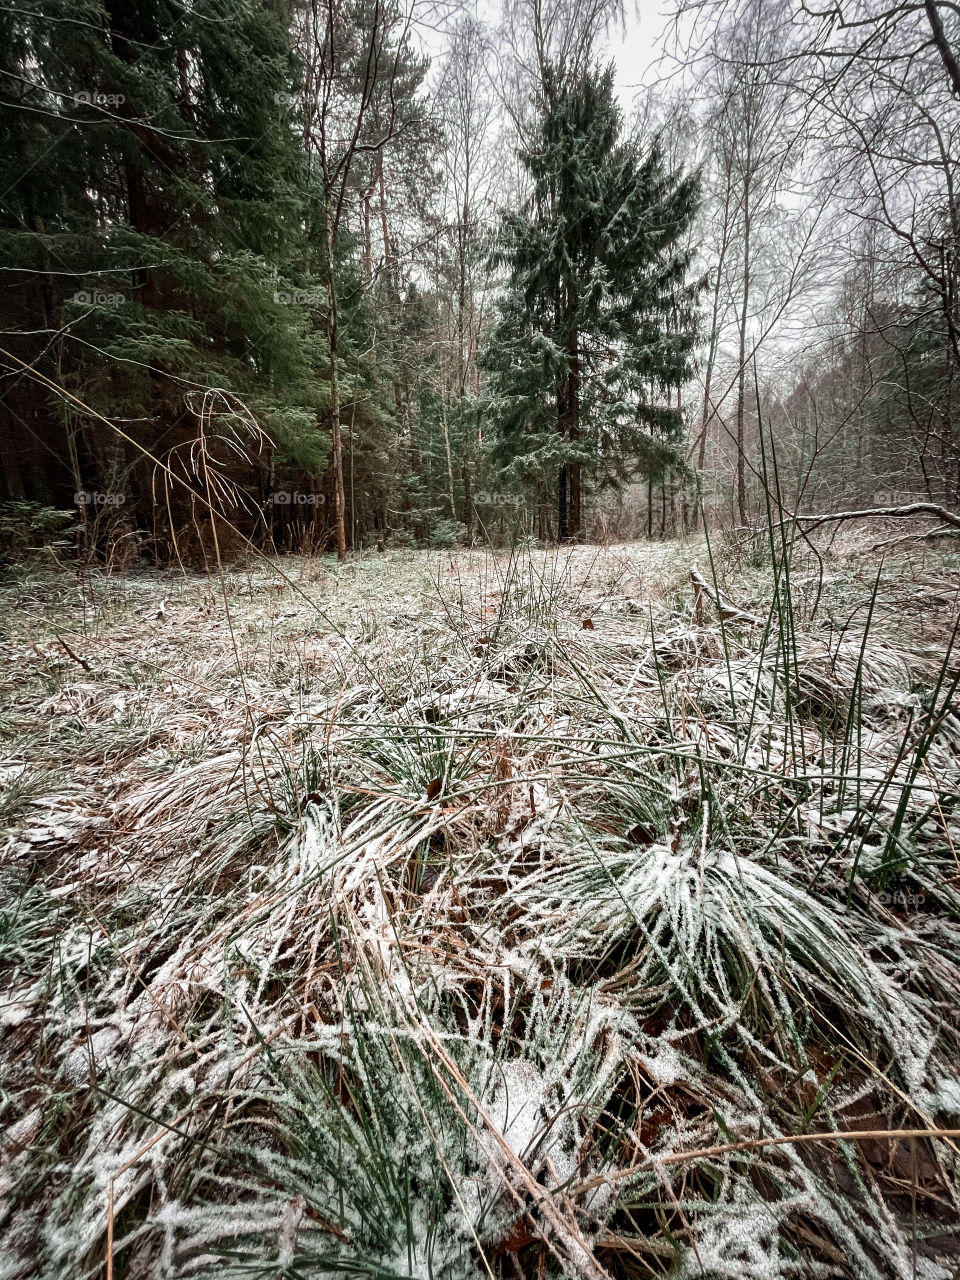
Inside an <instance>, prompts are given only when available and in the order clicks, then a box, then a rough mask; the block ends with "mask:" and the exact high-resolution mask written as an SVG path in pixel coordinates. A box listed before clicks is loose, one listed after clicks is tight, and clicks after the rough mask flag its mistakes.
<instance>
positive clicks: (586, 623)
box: [583, 618, 596, 631]
mask: <svg viewBox="0 0 960 1280" xmlns="http://www.w3.org/2000/svg"><path fill="white" fill-rule="evenodd" d="M583 629H584V631H596V627H595V626H594V625H593V619H592V618H584V620H583Z"/></svg>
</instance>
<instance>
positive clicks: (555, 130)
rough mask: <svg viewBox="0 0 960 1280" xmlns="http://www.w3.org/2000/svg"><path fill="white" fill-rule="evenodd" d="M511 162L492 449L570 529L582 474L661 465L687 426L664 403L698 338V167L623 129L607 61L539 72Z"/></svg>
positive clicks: (560, 527)
mask: <svg viewBox="0 0 960 1280" xmlns="http://www.w3.org/2000/svg"><path fill="white" fill-rule="evenodd" d="M521 160H522V163H523V166H524V168H525V169H526V171H527V173H528V174H529V176H530V180H531V192H530V196H529V199H528V201H527V205H526V207H525V208H524V210H523V211H521V212H520V213H516V214H511V215H508V216H506V217H505V219H504V224H503V238H502V249H501V251H500V255H499V257H500V260H501V262H502V264H504V265H506V267H507V269H508V274H507V281H506V287H505V291H504V296H503V299H502V302H501V306H500V312H499V318H498V322H497V324H496V325H495V326H494V329H493V332H492V334H491V337H490V339H489V342H488V345H487V350H486V354H485V364H486V367H487V369H488V370H489V371H490V373H491V374H492V378H491V380H490V392H491V408H492V411H493V417H494V421H495V425H496V433H497V439H496V446H495V449H494V458H495V460H497V461H498V462H499V463H500V465H507V466H509V467H510V468H511V469H512V470H513V471H514V472H516V473H518V474H519V475H520V476H522V477H523V478H524V479H526V480H527V482H528V483H530V484H532V485H536V486H537V488H538V489H540V490H541V491H542V489H543V487H544V486H546V485H550V486H554V485H555V492H556V504H557V533H558V536H559V537H560V538H561V539H564V538H568V537H570V538H579V537H580V536H581V534H582V530H583V508H582V491H583V485H584V480H585V479H586V480H587V481H588V482H592V483H594V484H605V483H618V482H623V481H625V480H626V479H628V478H629V476H630V475H631V474H633V473H635V472H636V470H637V469H640V470H643V471H644V472H646V473H647V474H649V473H650V472H651V471H656V470H659V469H660V467H661V466H662V464H663V460H664V457H665V454H667V453H668V452H669V450H670V446H671V444H672V443H673V442H676V441H677V440H678V439H679V437H680V434H681V431H682V421H681V416H680V411H679V409H678V408H677V407H671V406H670V405H669V404H668V403H665V400H666V398H667V395H666V393H667V392H668V391H669V390H670V389H672V388H679V387H680V385H681V384H682V383H683V382H684V380H685V379H686V378H687V377H688V376H689V374H690V354H691V350H692V347H693V344H694V341H695V334H696V324H695V302H696V294H697V291H698V287H697V286H696V285H695V284H690V283H688V281H687V275H688V271H689V265H690V251H689V250H688V249H687V248H686V247H684V238H685V235H686V233H687V232H688V230H689V228H690V226H691V223H692V220H693V217H694V214H695V212H696V209H697V202H698V180H697V177H696V176H695V175H686V176H684V175H682V174H680V173H675V172H670V171H668V170H667V168H666V167H665V164H664V160H663V156H662V154H661V151H660V148H659V146H658V145H657V143H656V142H655V141H654V142H653V143H652V144H651V145H650V146H648V147H647V148H646V149H644V148H643V147H642V146H641V144H640V142H639V140H638V139H637V138H635V137H631V136H626V137H625V136H624V131H623V121H622V116H621V112H620V109H619V107H618V105H617V103H616V100H615V97H614V87H613V68H612V67H609V68H607V69H606V70H603V71H601V70H599V69H597V68H588V69H586V70H584V71H582V72H580V73H578V74H575V75H573V76H571V75H569V74H568V75H567V76H562V75H560V74H558V73H557V71H556V70H553V69H550V68H548V69H547V74H546V76H545V83H544V85H543V103H542V114H541V119H540V123H539V127H538V129H537V131H536V133H535V136H534V139H533V141H532V144H531V145H530V146H529V147H528V148H527V149H526V150H525V151H524V152H523V153H522V154H521Z"/></svg>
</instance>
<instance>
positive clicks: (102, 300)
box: [73, 289, 127, 307]
mask: <svg viewBox="0 0 960 1280" xmlns="http://www.w3.org/2000/svg"><path fill="white" fill-rule="evenodd" d="M126 300H127V299H126V298H125V297H124V295H123V294H122V293H99V292H98V291H97V290H96V289H78V290H77V292H76V293H75V294H74V295H73V301H74V302H76V303H77V304H78V306H81V307H122V306H123V304H124V303H125V302H126Z"/></svg>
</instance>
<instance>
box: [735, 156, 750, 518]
mask: <svg viewBox="0 0 960 1280" xmlns="http://www.w3.org/2000/svg"><path fill="white" fill-rule="evenodd" d="M749 155H750V153H749V150H748V152H747V156H748V172H749ZM749 306H750V183H749V179H748V180H747V182H745V183H744V189H743V301H742V303H741V306H740V370H739V372H738V374H737V511H738V513H739V515H740V523H741V524H746V523H747V457H746V432H745V422H744V419H745V412H746V401H747V315H748V312H749Z"/></svg>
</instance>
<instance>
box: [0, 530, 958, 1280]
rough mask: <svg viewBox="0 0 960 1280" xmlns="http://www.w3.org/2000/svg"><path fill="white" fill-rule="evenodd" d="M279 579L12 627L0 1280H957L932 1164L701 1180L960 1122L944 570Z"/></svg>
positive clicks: (676, 562)
mask: <svg viewBox="0 0 960 1280" xmlns="http://www.w3.org/2000/svg"><path fill="white" fill-rule="evenodd" d="M711 562H712V563H713V564H714V567H715V569H716V573H717V585H718V586H719V588H720V589H721V591H722V594H723V595H724V596H725V597H726V598H727V599H728V600H733V601H734V602H735V603H736V605H737V606H738V607H739V608H740V609H741V611H742V612H743V613H744V614H750V615H752V616H753V618H755V619H756V621H749V620H747V621H744V620H742V619H741V620H740V621H737V620H736V618H734V619H733V620H725V619H724V618H722V617H720V616H718V615H717V612H716V610H715V609H713V610H712V611H711V607H710V606H708V607H706V608H705V609H704V612H703V614H702V616H701V617H700V618H699V619H698V618H697V616H696V612H695V599H694V594H693V592H692V590H691V586H690V581H689V570H690V568H691V566H692V565H694V564H695V563H698V564H699V565H700V566H701V569H702V570H703V566H704V565H706V564H707V563H711ZM281 567H282V570H283V573H284V574H285V575H286V576H287V579H292V584H291V582H290V581H285V580H284V579H283V578H281V577H278V576H277V575H276V574H274V573H272V572H271V570H270V568H269V567H259V568H257V569H251V570H244V571H241V570H239V569H232V570H230V571H228V572H226V573H225V574H224V575H223V576H222V577H221V578H219V579H214V578H205V577H204V578H199V577H197V578H190V577H176V576H174V575H160V574H155V573H154V574H145V575H142V576H131V577H130V578H128V579H124V580H112V579H106V578H98V577H96V576H92V577H87V578H86V579H84V580H82V581H78V580H74V579H68V578H66V577H52V576H51V577H50V578H49V581H47V580H44V581H43V582H40V581H39V580H21V581H11V582H9V583H8V584H6V585H5V586H2V587H0V591H2V592H3V593H4V594H5V596H6V600H5V603H6V605H7V606H8V608H7V610H6V615H5V616H6V617H7V618H8V624H7V633H6V639H5V641H4V646H5V652H4V658H5V662H4V668H3V672H2V674H0V687H2V693H3V710H2V720H0V733H2V742H3V751H4V756H5V758H4V759H2V760H0V780H2V781H0V786H2V792H3V794H2V797H0V821H2V823H3V824H4V827H5V830H6V844H5V847H4V851H3V855H2V859H0V888H2V895H3V901H2V905H0V963H2V965H3V967H4V978H5V982H4V990H5V996H4V1003H3V1007H2V1009H0V1023H2V1025H3V1028H4V1038H3V1043H2V1047H0V1063H2V1070H3V1076H2V1082H3V1095H2V1099H3V1106H4V1109H5V1114H4V1120H5V1122H6V1125H7V1133H6V1137H5V1140H4V1147H3V1156H4V1162H5V1169H4V1174H3V1178H4V1184H3V1185H4V1187H5V1191H6V1196H7V1209H6V1211H5V1217H4V1218H3V1225H2V1228H0V1230H2V1232H3V1244H4V1249H3V1253H4V1257H5V1258H6V1259H8V1260H9V1262H7V1261H5V1262H4V1263H3V1266H4V1267H5V1268H6V1270H5V1271H0V1275H6V1274H9V1275H11V1276H13V1275H20V1274H23V1275H26V1274H28V1273H29V1274H36V1275H38V1276H43V1277H51V1278H54V1277H60V1276H63V1275H71V1276H88V1277H91V1278H92V1277H101V1276H104V1275H106V1274H107V1267H108V1262H109V1265H110V1266H111V1267H112V1269H113V1271H112V1273H113V1275H116V1276H118V1277H119V1276H121V1275H128V1276H151V1277H152V1276H157V1277H168V1276H180V1275H182V1276H193V1275H205V1274H211V1275H212V1274H216V1275H238V1276H239V1275H245V1276H249V1275H263V1276H268V1275H278V1274H282V1273H284V1269H286V1274H291V1275H292V1274H298V1275H322V1274H328V1273H331V1272H334V1271H336V1272H344V1273H346V1274H350V1275H357V1276H360V1275H364V1276H375V1275H376V1276H387V1275H390V1276H410V1277H413V1276H435V1277H451V1278H452V1277H458V1276H464V1277H472V1276H497V1277H500V1276H503V1277H506V1276H513V1275H517V1274H518V1273H519V1274H521V1275H528V1274H529V1275H536V1276H538V1277H539V1276H545V1275H561V1274H563V1275H576V1276H593V1277H600V1276H624V1277H627V1276H634V1275H638V1274H649V1273H650V1271H652V1272H653V1273H654V1274H667V1273H668V1272H670V1270H671V1268H673V1271H672V1272H671V1274H677V1275H686V1274H690V1275H706V1276H728V1275H729V1276H735V1275H736V1276H739V1275H743V1276H756V1277H763V1278H764V1280H766V1277H781V1276H783V1277H787V1276H799V1275H818V1276H819V1275H823V1276H828V1275H831V1276H832V1275H847V1274H852V1275H857V1276H869V1277H886V1276H896V1277H903V1278H904V1280H906V1277H912V1276H913V1275H914V1274H916V1275H921V1276H926V1277H930V1280H933V1277H935V1276H938V1275H941V1274H946V1272H944V1271H943V1268H942V1266H941V1262H942V1257H943V1256H945V1254H946V1253H947V1252H948V1251H949V1242H948V1241H946V1240H945V1241H943V1242H941V1240H940V1236H941V1235H943V1233H944V1232H945V1231H947V1230H948V1229H949V1227H950V1226H951V1225H953V1224H955V1223H956V1221H957V1208H958V1192H957V1186H956V1182H955V1150H956V1147H955V1144H954V1142H953V1141H952V1140H950V1139H944V1140H937V1139H928V1140H924V1141H916V1140H913V1141H911V1142H903V1141H900V1142H897V1141H894V1140H890V1139H884V1138H883V1137H882V1136H879V1137H876V1138H873V1139H870V1140H859V1141H852V1142H848V1143H840V1142H837V1141H836V1140H831V1141H828V1142H822V1143H813V1144H810V1143H804V1144H797V1145H784V1146H777V1147H774V1148H770V1147H765V1148H761V1147H758V1148H757V1149H755V1150H752V1149H748V1150H745V1151H740V1152H737V1153H731V1152H721V1153H720V1154H717V1153H714V1152H713V1151H712V1149H713V1148H716V1147H724V1145H725V1144H729V1143H731V1142H741V1141H749V1140H751V1139H761V1138H765V1137H769V1136H788V1135H795V1134H806V1133H810V1132H816V1131H818V1130H820V1131H835V1130H871V1131H883V1130H885V1129H901V1128H911V1129H924V1128H932V1127H936V1126H938V1125H939V1126H940V1127H950V1126H951V1125H952V1124H957V1123H960V1113H958V1102H957V1099H958V1098H960V1070H958V1067H960V1056H958V1035H957V1030H958V1028H957V1022H956V1015H955V993H956V990H957V987H958V982H960V909H958V908H960V898H958V893H957V890H958V886H960V861H958V853H957V850H958V845H960V823H958V819H957V809H956V806H957V801H958V798H960V768H958V764H960V720H958V719H957V715H956V710H955V698H954V689H955V683H956V678H957V671H958V669H960V663H958V660H957V657H956V655H954V654H953V653H952V650H951V649H950V629H951V625H952V623H951V614H950V608H949V607H948V605H949V599H950V593H949V590H948V588H947V587H946V586H945V585H944V584H945V583H947V582H948V578H947V576H946V575H947V574H948V573H949V571H950V570H951V568H952V565H951V564H950V563H948V562H947V561H946V560H941V561H936V560H933V559H929V560H928V561H925V562H924V564H923V565H922V566H919V567H918V566H917V564H916V563H915V562H914V561H910V562H909V563H901V564H899V565H897V566H894V567H893V568H891V570H890V572H889V573H888V575H887V577H886V578H884V577H883V576H881V580H880V585H879V587H878V588H877V590H876V591H875V592H874V591H873V589H872V588H867V587H864V585H863V583H864V580H869V581H871V582H872V580H873V578H874V577H875V571H869V572H868V573H867V574H866V575H863V574H862V573H861V570H862V567H863V566H862V565H861V563H860V560H859V558H858V557H857V556H856V555H852V556H850V557H848V558H846V559H844V558H843V557H842V556H841V557H835V558H834V560H833V561H831V564H830V573H829V575H828V580H827V581H824V582H820V581H819V580H818V579H817V572H818V571H817V568H816V565H813V566H809V565H808V566H804V565H801V564H794V565H792V566H791V570H792V576H793V581H794V582H797V583H799V585H797V586H795V587H793V588H790V586H789V583H788V582H787V580H786V576H785V574H784V573H783V564H782V562H781V563H779V564H778V565H774V566H771V565H764V564H763V563H762V562H761V561H760V560H759V559H758V558H757V557H755V556H754V557H752V558H751V557H747V558H744V556H743V554H742V553H741V551H739V550H738V548H737V547H736V546H732V547H719V548H718V547H713V548H710V549H709V551H708V550H707V549H706V548H705V547H704V546H702V545H695V544H692V543H691V544H690V545H685V544H678V543H672V544H661V545H643V546H641V545H630V546H619V547H610V548H600V549H598V548H577V549H571V550H563V551H559V552H556V551H542V550H535V549H529V548H528V549H524V550H522V551H520V552H518V553H517V554H515V555H508V554H497V555H494V554H490V553H487V552H481V551H473V552H462V553H442V554H440V555H437V554H426V553H397V554H392V555H387V556H381V557H369V558H364V557H358V558H357V559H355V560H352V561H349V562H348V563H346V564H345V565H341V566H338V565H336V564H335V563H331V562H329V561H326V560H317V561H306V560H305V561H286V560H285V561H283V562H282V566H281ZM801 571H802V572H801ZM907 571H909V572H912V573H913V574H914V576H918V575H919V578H920V579H922V581H923V582H925V583H926V584H927V585H928V587H929V590H930V594H931V599H933V600H935V601H937V602H939V603H938V604H937V605H936V607H931V609H928V610H927V611H926V613H925V614H924V615H923V616H922V617H914V616H912V615H910V614H909V613H908V612H907V613H905V612H904V610H903V609H902V608H901V609H899V610H896V609H893V608H888V607H887V602H888V601H889V600H892V599H897V598H899V594H902V580H903V576H904V574H905V572H907ZM804 575H806V576H804ZM938 583H939V584H940V585H939V586H938V585H937V584H938ZM898 593H899V594H898ZM945 600H946V601H947V602H948V604H947V605H945V604H944V603H943V602H944V601H945ZM868 617H869V619H870V625H869V626H866V619H867V618H868ZM63 640H66V641H67V645H68V647H65V646H64V644H63V643H62V641H63ZM694 1151H696V1152H700V1153H701V1154H699V1155H698V1156H695V1157H690V1158H689V1159H685V1160H684V1161H682V1162H680V1163H677V1162H675V1161H674V1160H673V1159H669V1160H668V1159H667V1157H675V1156H676V1155H677V1154H678V1153H689V1152H694ZM938 1257H940V1258H941V1262H938V1261H937V1259H938Z"/></svg>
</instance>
